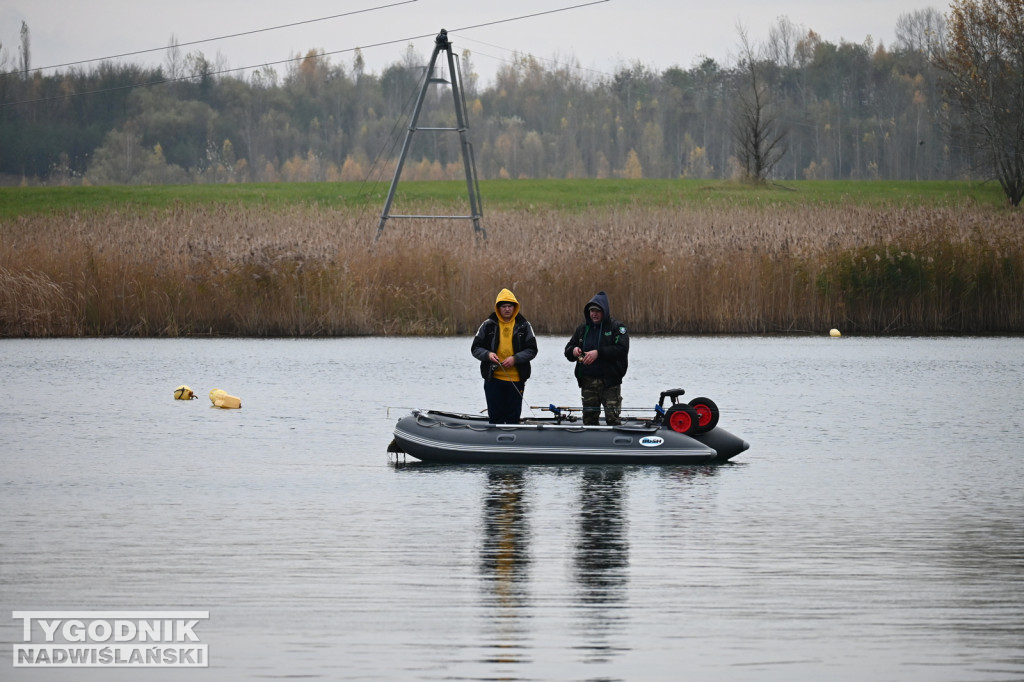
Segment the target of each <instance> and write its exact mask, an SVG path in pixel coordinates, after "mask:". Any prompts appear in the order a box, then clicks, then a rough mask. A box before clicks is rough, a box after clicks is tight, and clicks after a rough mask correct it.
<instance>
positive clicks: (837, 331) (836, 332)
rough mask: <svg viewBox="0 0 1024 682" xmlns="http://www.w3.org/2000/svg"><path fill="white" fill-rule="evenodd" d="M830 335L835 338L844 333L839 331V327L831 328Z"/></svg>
mask: <svg viewBox="0 0 1024 682" xmlns="http://www.w3.org/2000/svg"><path fill="white" fill-rule="evenodd" d="M828 335H829V336H831V337H833V338H836V337H839V336H842V334H840V333H839V330H838V329H829V330H828Z"/></svg>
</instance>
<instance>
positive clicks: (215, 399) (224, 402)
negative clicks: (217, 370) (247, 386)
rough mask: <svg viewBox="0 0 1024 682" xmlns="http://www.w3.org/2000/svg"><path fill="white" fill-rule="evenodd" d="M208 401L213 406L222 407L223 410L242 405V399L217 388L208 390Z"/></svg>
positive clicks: (233, 408)
mask: <svg viewBox="0 0 1024 682" xmlns="http://www.w3.org/2000/svg"><path fill="white" fill-rule="evenodd" d="M210 402H211V403H213V406H214V407H222V408H224V409H225V410H235V409H238V408H240V407H242V399H241V398H239V397H237V396H233V395H228V393H227V391H224V390H222V389H219V388H214V389H211V390H210Z"/></svg>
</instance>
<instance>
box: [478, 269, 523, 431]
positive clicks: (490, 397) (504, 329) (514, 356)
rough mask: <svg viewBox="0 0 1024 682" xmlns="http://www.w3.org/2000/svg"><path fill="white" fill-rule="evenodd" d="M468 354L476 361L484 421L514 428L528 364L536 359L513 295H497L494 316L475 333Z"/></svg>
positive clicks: (507, 293)
mask: <svg viewBox="0 0 1024 682" xmlns="http://www.w3.org/2000/svg"><path fill="white" fill-rule="evenodd" d="M472 352H473V357H475V358H476V359H477V360H479V361H480V374H481V376H483V378H484V397H485V398H486V399H487V415H488V420H489V421H490V422H491V423H492V424H518V423H519V416H520V414H521V413H522V411H523V393H524V391H525V390H526V380H527V379H529V378H530V361H531V360H533V359H534V358H535V357H537V337H536V336H535V335H534V333H533V327H532V326H531V325H530V323H529V321H528V320H527V319H526V318H525V317H523V316H522V315H521V314H520V313H519V301H518V300H517V299H516V297H515V294H513V293H512V292H511V291H509V290H508V289H502V290H501V291H500V292H499V293H498V297H497V299H495V301H494V312H493V313H491V314H490V316H488V318H487V319H486V320H484V321H483V324H481V325H480V328H479V329H477V330H476V336H475V337H473V347H472Z"/></svg>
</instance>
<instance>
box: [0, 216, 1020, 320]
mask: <svg viewBox="0 0 1024 682" xmlns="http://www.w3.org/2000/svg"><path fill="white" fill-rule="evenodd" d="M376 223H377V221H376V218H375V217H368V216H367V214H366V212H365V211H363V212H357V211H345V210H338V209H334V208H324V207H316V206H287V207H276V208H273V209H268V208H266V207H255V206H253V207H246V206H242V205H239V206H230V205H213V206H211V205H205V206H187V205H175V206H173V207H169V208H166V209H131V208H130V207H129V208H121V209H113V208H112V209H109V210H106V211H99V212H90V213H88V214H76V213H70V212H66V213H59V214H51V215H31V216H22V217H16V218H11V219H7V220H4V221H3V222H0V336H6V337H22V336H29V337H43V336H197V335H239V336H343V335H465V334H470V333H472V332H473V331H475V329H476V327H477V325H478V324H479V323H480V322H481V321H482V320H483V318H484V317H485V316H486V315H487V314H489V312H490V311H491V310H493V304H494V299H495V295H496V294H497V292H498V291H499V290H500V289H502V288H504V287H508V288H510V289H512V290H513V291H514V292H515V293H516V295H517V296H518V298H519V300H520V301H521V303H522V307H523V313H524V314H525V315H526V316H527V317H528V318H529V319H530V320H531V322H533V325H534V327H535V329H536V330H537V332H538V333H550V334H567V333H568V332H569V331H571V329H572V328H573V327H574V326H575V325H576V324H577V323H578V322H579V321H580V320H582V319H583V317H582V314H583V313H582V310H583V305H584V303H585V302H586V301H587V300H588V299H589V298H590V297H591V296H592V295H593V294H594V293H595V292H597V291H598V290H604V291H607V292H608V294H609V296H610V299H611V304H612V314H613V315H614V316H615V317H617V318H620V319H622V320H623V321H625V322H626V323H627V324H628V325H629V327H630V329H631V332H632V333H634V334H655V333H674V334H679V333H684V334H685V333H701V334H725V333H730V334H731V333H822V332H823V331H824V332H827V330H828V329H829V328H831V327H838V328H840V329H842V330H843V331H844V332H858V333H871V334H879V333H902V334H910V333H914V334H931V333H975V334H992V333H1021V332H1022V331H1024V248H1022V247H1024V217H1022V214H1021V213H1020V212H1012V213H1010V212H1006V211H1000V210H997V209H992V208H988V207H983V206H977V205H963V206H953V207H950V206H940V207H922V208H906V207H896V206H894V207H892V208H884V207H882V208H880V207H877V206H859V205H841V206H837V205H810V206H808V205H774V206H772V205H768V206H761V207H742V206H737V207H723V206H721V205H715V206H711V205H709V206H701V205H691V206H685V207H674V208H673V207H648V206H624V207H614V208H608V207H605V208H600V209H594V210H589V211H588V210H584V211H573V212H567V211H559V210H555V209H540V210H530V209H522V210H502V211H499V212H491V213H489V214H488V215H486V216H485V218H484V220H483V225H484V227H485V228H486V230H487V232H488V238H487V239H485V240H484V239H480V238H477V237H474V234H473V230H472V227H471V226H470V224H469V223H468V221H447V220H392V221H389V222H388V224H387V226H386V228H385V230H384V232H383V235H382V237H381V239H380V240H379V241H377V242H376V243H375V242H374V235H375V233H376V227H377V225H376Z"/></svg>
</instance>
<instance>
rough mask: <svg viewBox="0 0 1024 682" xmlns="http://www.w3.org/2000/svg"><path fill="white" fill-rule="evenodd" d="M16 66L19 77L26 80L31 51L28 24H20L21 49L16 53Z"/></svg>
mask: <svg viewBox="0 0 1024 682" xmlns="http://www.w3.org/2000/svg"><path fill="white" fill-rule="evenodd" d="M18 61H19V62H21V63H20V64H19V65H18V66H20V67H21V77H22V79H23V80H28V72H29V71H31V70H32V50H31V48H30V47H29V35H28V24H26V23H25V22H24V21H23V22H21V49H20V50H19V52H18Z"/></svg>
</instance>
